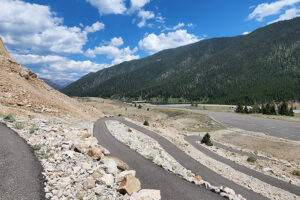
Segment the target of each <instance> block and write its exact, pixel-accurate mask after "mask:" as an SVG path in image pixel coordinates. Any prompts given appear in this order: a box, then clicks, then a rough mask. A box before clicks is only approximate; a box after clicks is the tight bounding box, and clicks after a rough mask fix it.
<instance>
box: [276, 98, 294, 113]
mask: <svg viewBox="0 0 300 200" xmlns="http://www.w3.org/2000/svg"><path fill="white" fill-rule="evenodd" d="M278 114H280V115H286V116H294V111H293V106H291V107H290V109H289V108H288V103H287V102H285V101H284V102H282V104H280V105H279V106H278Z"/></svg>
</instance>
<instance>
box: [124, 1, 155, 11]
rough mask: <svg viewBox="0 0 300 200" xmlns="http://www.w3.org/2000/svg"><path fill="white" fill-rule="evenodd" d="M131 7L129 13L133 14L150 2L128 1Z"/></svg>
mask: <svg viewBox="0 0 300 200" xmlns="http://www.w3.org/2000/svg"><path fill="white" fill-rule="evenodd" d="M130 2H131V7H130V9H129V12H134V11H136V10H139V9H141V8H143V7H144V6H145V5H146V4H147V3H149V2H150V0H130Z"/></svg>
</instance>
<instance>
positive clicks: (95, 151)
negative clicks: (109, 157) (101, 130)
mask: <svg viewBox="0 0 300 200" xmlns="http://www.w3.org/2000/svg"><path fill="white" fill-rule="evenodd" d="M87 154H88V155H89V156H91V157H92V158H93V159H95V160H100V159H101V158H102V156H103V153H102V151H101V149H100V148H98V147H90V148H88V151H87Z"/></svg>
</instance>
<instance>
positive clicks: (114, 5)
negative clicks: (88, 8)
mask: <svg viewBox="0 0 300 200" xmlns="http://www.w3.org/2000/svg"><path fill="white" fill-rule="evenodd" d="M86 1H87V2H89V3H90V4H91V5H92V6H94V7H96V8H97V9H98V11H99V14H100V15H107V14H132V13H134V12H135V11H137V10H140V9H142V8H143V7H144V6H145V5H146V4H148V3H149V2H150V0H130V4H131V5H130V7H129V8H127V7H126V2H127V1H126V0H86Z"/></svg>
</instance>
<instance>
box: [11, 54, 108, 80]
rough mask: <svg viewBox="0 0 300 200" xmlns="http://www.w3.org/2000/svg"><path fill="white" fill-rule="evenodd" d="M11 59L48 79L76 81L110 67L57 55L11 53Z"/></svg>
mask: <svg viewBox="0 0 300 200" xmlns="http://www.w3.org/2000/svg"><path fill="white" fill-rule="evenodd" d="M12 57H13V58H14V59H15V60H16V61H17V62H19V63H20V64H22V65H24V66H30V67H31V68H35V67H37V68H36V69H38V68H39V69H40V70H39V72H38V74H39V76H40V77H44V78H50V79H65V78H66V77H68V78H69V79H72V80H76V79H78V78H80V77H81V76H83V75H85V74H87V73H89V72H95V71H98V70H100V69H103V68H106V67H109V66H110V65H109V64H98V63H94V62H91V61H89V60H85V61H75V60H71V59H69V58H66V57H62V56H57V55H47V56H42V55H36V54H17V53H13V54H12Z"/></svg>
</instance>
